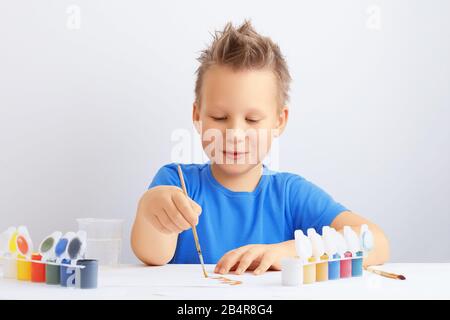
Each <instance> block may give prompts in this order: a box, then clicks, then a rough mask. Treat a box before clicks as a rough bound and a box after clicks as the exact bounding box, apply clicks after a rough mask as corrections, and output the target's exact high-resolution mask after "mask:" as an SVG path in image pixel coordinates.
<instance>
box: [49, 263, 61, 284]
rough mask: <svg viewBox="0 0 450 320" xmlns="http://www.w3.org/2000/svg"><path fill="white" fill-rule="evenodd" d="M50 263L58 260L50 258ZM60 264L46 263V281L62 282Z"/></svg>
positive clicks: (50, 282) (52, 282) (51, 282)
mask: <svg viewBox="0 0 450 320" xmlns="http://www.w3.org/2000/svg"><path fill="white" fill-rule="evenodd" d="M48 262H50V263H55V262H56V260H54V259H53V260H48ZM60 269H61V267H60V266H56V265H53V264H46V265H45V283H46V284H60V280H59V279H60Z"/></svg>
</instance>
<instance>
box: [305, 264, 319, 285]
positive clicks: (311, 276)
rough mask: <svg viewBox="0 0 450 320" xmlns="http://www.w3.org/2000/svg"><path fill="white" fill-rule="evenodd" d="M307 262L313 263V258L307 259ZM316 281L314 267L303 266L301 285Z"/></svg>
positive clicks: (311, 265)
mask: <svg viewBox="0 0 450 320" xmlns="http://www.w3.org/2000/svg"><path fill="white" fill-rule="evenodd" d="M308 262H314V258H313V257H311V258H309V259H308ZM315 281H316V265H315V264H308V265H305V266H303V283H304V284H310V283H314V282H315Z"/></svg>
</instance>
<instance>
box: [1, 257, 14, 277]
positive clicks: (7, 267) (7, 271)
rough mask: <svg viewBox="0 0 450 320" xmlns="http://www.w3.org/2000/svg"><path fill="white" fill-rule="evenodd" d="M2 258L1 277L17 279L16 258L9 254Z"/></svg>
mask: <svg viewBox="0 0 450 320" xmlns="http://www.w3.org/2000/svg"><path fill="white" fill-rule="evenodd" d="M5 258H6V259H4V260H3V277H4V278H8V279H17V260H16V259H15V258H14V257H12V255H11V254H7V255H6V256H5Z"/></svg>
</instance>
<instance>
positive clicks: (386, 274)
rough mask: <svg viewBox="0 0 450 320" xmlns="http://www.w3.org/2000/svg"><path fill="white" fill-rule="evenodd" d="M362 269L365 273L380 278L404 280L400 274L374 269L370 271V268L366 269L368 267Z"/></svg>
mask: <svg viewBox="0 0 450 320" xmlns="http://www.w3.org/2000/svg"><path fill="white" fill-rule="evenodd" d="M364 269H365V270H366V271H369V272H372V273H375V274H378V275H380V276H382V277H386V278H391V279H396V280H406V277H405V276H403V275H401V274H395V273H390V272H386V271H381V270H376V269H372V268H368V267H364Z"/></svg>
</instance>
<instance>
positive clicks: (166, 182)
mask: <svg viewBox="0 0 450 320" xmlns="http://www.w3.org/2000/svg"><path fill="white" fill-rule="evenodd" d="M156 186H177V187H179V188H181V183H180V179H179V178H178V171H177V166H176V164H167V165H165V166H163V167H161V168H160V169H159V170H158V172H157V173H156V175H155V176H154V177H153V180H152V182H151V183H150V186H149V187H148V188H149V189H151V188H153V187H156Z"/></svg>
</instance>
